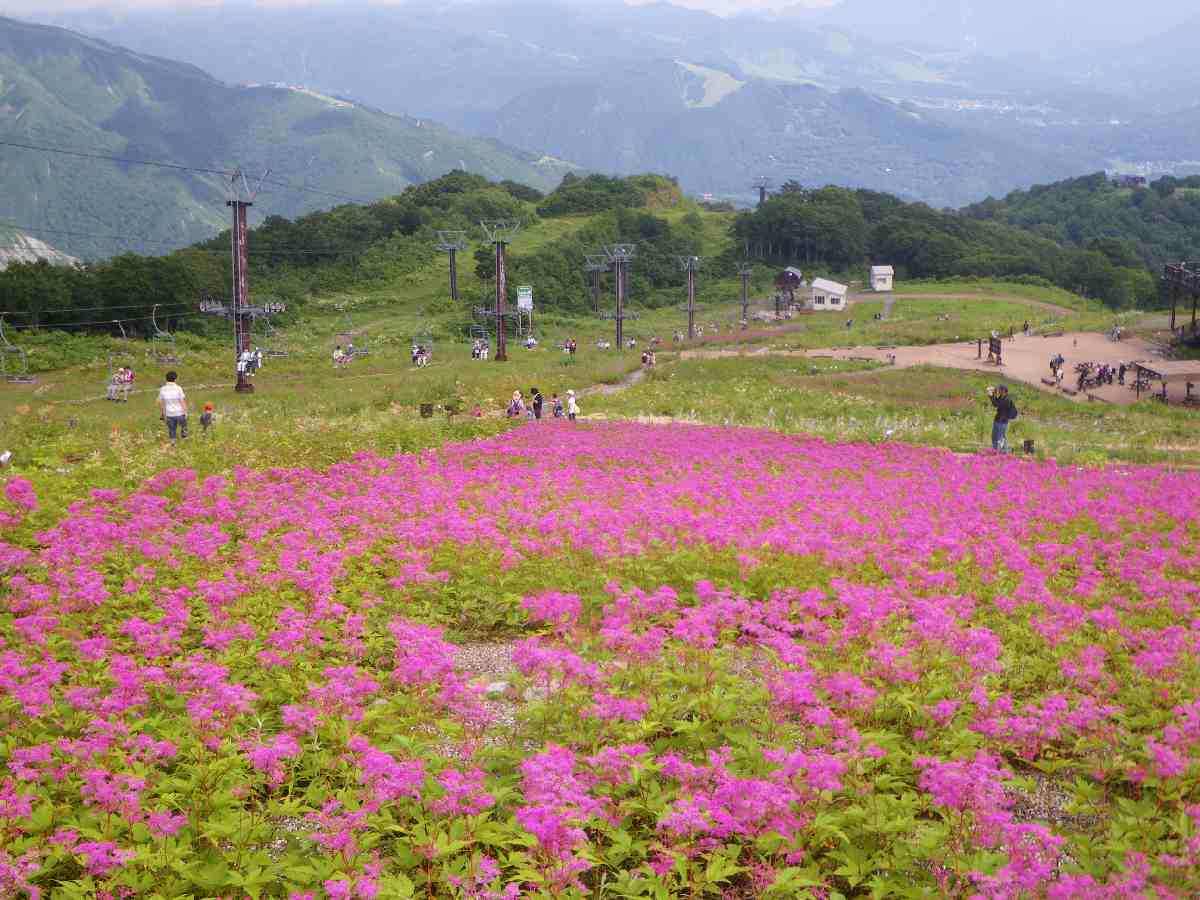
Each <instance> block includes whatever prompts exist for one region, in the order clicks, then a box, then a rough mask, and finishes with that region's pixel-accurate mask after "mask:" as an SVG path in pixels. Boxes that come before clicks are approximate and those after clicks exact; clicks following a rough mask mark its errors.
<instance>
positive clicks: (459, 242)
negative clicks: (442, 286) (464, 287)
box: [437, 231, 467, 300]
mask: <svg viewBox="0 0 1200 900" xmlns="http://www.w3.org/2000/svg"><path fill="white" fill-rule="evenodd" d="M437 236H438V249H439V250H441V251H442V252H443V253H449V254H450V299H451V300H457V299H458V253H459V251H460V250H466V249H467V233H466V232H465V231H439V232H438V233H437Z"/></svg>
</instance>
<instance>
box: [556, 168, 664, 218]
mask: <svg viewBox="0 0 1200 900" xmlns="http://www.w3.org/2000/svg"><path fill="white" fill-rule="evenodd" d="M663 196H665V197H666V198H667V199H668V201H669V202H670V201H674V202H677V201H678V200H679V198H680V193H679V185H678V183H677V182H675V181H674V180H673V179H668V178H663V177H661V176H657V175H635V176H632V177H630V178H609V177H607V176H605V175H588V176H586V177H583V178H581V177H579V176H578V175H573V174H571V173H567V174H566V175H564V176H563V180H562V183H561V184H560V185H559V186H558V187H557V188H556V189H555V190H554V191H553V192H552V193H551V194H550V195H549V196H548V197H546V199H545V201H544V202H543V203H542V204H541V206H539V207H538V214H539V215H543V216H565V215H571V214H574V213H595V212H603V211H605V210H610V209H627V208H631V207H635V206H646V205H648V204H649V203H650V202H651V200H652V199H657V198H662V197H663Z"/></svg>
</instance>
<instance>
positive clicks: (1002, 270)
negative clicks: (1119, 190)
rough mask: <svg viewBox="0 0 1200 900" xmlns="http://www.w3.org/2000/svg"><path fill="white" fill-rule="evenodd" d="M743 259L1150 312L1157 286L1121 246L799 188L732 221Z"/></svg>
mask: <svg viewBox="0 0 1200 900" xmlns="http://www.w3.org/2000/svg"><path fill="white" fill-rule="evenodd" d="M733 235H734V238H735V240H736V242H737V245H738V247H739V248H740V249H741V250H742V252H745V253H749V254H750V255H752V256H755V257H758V258H762V259H767V260H770V261H771V262H774V263H776V264H780V265H784V264H794V263H800V264H802V265H808V266H810V267H811V266H818V267H822V268H826V269H828V270H831V271H834V272H858V271H859V270H860V269H861V267H862V266H864V265H866V264H868V263H870V264H877V265H882V264H887V265H892V266H895V268H896V272H897V275H898V277H900V278H910V279H911V278H949V277H964V276H974V277H991V278H1013V277H1035V278H1040V279H1044V280H1045V281H1046V282H1049V283H1051V284H1055V285H1058V286H1060V287H1063V288H1066V289H1068V290H1071V291H1076V292H1078V293H1080V294H1083V295H1084V296H1088V297H1093V298H1096V299H1098V300H1100V301H1101V302H1103V303H1105V304H1106V305H1108V306H1111V307H1113V308H1125V307H1131V306H1146V305H1149V304H1153V303H1154V302H1155V301H1156V300H1157V298H1158V297H1159V282H1158V279H1157V278H1156V277H1155V275H1154V274H1152V272H1151V271H1150V270H1149V269H1148V268H1147V264H1146V261H1145V260H1144V259H1143V258H1142V257H1141V256H1139V255H1138V254H1137V253H1133V252H1131V251H1130V248H1129V247H1128V246H1127V245H1126V243H1125V242H1124V241H1122V240H1120V239H1113V238H1103V239H1096V240H1093V241H1090V242H1088V243H1086V244H1083V245H1076V246H1064V244H1063V243H1060V242H1059V241H1058V240H1055V239H1054V238H1053V237H1052V236H1049V235H1046V234H1043V233H1039V232H1038V231H1037V230H1036V229H1033V228H1028V229H1027V228H1022V227H1017V226H1014V225H1012V224H1008V223H1006V222H1003V221H1000V220H999V219H998V218H997V217H994V216H988V215H983V214H978V213H975V212H973V211H972V210H966V211H963V212H955V211H948V210H935V209H933V208H931V207H929V206H927V205H925V204H923V203H906V202H904V201H902V200H900V199H899V198H897V197H893V196H891V195H890V194H884V193H880V192H877V191H868V190H850V189H847V188H839V187H825V188H819V189H816V190H807V189H805V188H804V187H802V186H801V185H799V184H797V183H795V182H789V183H788V184H786V185H784V187H783V188H782V189H781V190H780V192H779V193H778V194H776V195H775V196H773V197H771V198H770V199H768V201H767V202H766V203H765V204H763V205H762V206H761V207H759V208H758V209H756V210H754V211H753V212H746V213H743V214H741V215H739V216H738V218H737V220H736V221H735V223H734V225H733Z"/></svg>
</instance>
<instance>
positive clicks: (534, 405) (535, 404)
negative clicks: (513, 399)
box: [529, 387, 546, 419]
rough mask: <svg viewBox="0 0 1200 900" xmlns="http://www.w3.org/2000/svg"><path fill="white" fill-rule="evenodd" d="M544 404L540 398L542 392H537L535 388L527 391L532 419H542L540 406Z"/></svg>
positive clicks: (543, 400)
mask: <svg viewBox="0 0 1200 900" xmlns="http://www.w3.org/2000/svg"><path fill="white" fill-rule="evenodd" d="M545 402H546V401H545V399H544V398H543V397H542V392H541V391H539V390H538V389H537V388H535V387H534V388H530V389H529V407H530V409H532V410H533V417H534V418H535V419H541V417H542V404H543V403H545Z"/></svg>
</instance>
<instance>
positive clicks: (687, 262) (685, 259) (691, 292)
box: [676, 256, 700, 341]
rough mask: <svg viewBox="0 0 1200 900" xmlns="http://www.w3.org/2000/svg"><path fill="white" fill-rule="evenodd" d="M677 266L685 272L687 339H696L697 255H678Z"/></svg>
mask: <svg viewBox="0 0 1200 900" xmlns="http://www.w3.org/2000/svg"><path fill="white" fill-rule="evenodd" d="M676 259H677V260H678V261H679V267H680V268H681V269H683V271H685V272H687V317H688V340H689V341H694V340H695V339H696V272H697V271H698V270H699V269H700V257H699V256H679V257H676Z"/></svg>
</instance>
